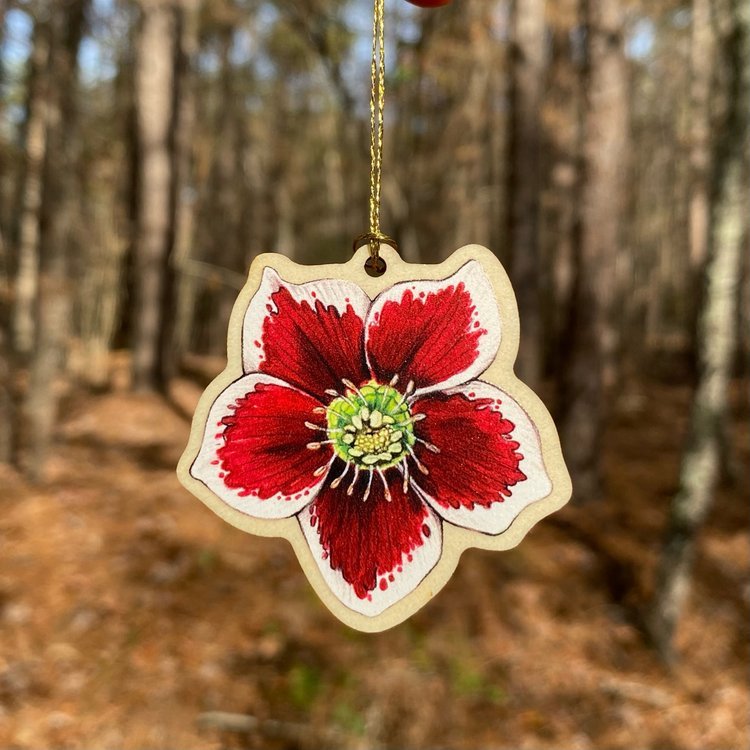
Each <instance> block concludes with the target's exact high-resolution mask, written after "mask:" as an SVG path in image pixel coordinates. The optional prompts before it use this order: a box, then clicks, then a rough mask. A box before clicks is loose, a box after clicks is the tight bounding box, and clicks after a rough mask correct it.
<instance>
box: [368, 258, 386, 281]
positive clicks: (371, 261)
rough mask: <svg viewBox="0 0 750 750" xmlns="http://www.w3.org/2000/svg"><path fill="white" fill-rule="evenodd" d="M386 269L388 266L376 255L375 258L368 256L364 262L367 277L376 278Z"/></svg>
mask: <svg viewBox="0 0 750 750" xmlns="http://www.w3.org/2000/svg"><path fill="white" fill-rule="evenodd" d="M387 269H388V264H387V263H386V262H385V261H384V260H383V259H382V258H381V257H380V256H379V255H378V256H377V257H376V258H373V257H372V256H370V257H369V258H368V259H367V260H366V261H365V271H366V272H367V275H368V276H373V277H374V278H378V277H379V276H382V275H383V274H384V273H385V272H386V270H387Z"/></svg>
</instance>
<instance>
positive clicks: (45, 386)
mask: <svg viewBox="0 0 750 750" xmlns="http://www.w3.org/2000/svg"><path fill="white" fill-rule="evenodd" d="M87 5H88V0H69V1H68V2H65V3H59V4H57V5H55V7H54V9H53V10H52V11H51V24H52V37H51V48H50V55H49V76H50V78H51V80H52V81H53V84H52V85H51V86H50V93H49V96H48V98H47V106H48V126H47V128H48V129H47V157H46V160H45V167H44V181H43V184H44V194H43V197H42V207H41V229H40V235H39V249H40V252H39V258H40V266H39V288H38V292H37V297H36V341H35V346H34V350H33V353H32V359H31V366H30V377H29V389H28V394H27V397H26V401H25V404H24V406H25V414H26V428H27V430H28V436H27V437H28V448H29V450H28V454H27V456H26V470H27V473H28V474H29V476H30V477H31V478H32V479H35V480H38V479H41V478H43V476H44V471H45V466H46V459H47V454H48V452H49V447H50V444H51V441H52V434H53V429H54V426H55V423H56V420H57V408H58V389H57V387H56V386H57V383H56V378H58V377H59V375H60V373H61V370H62V367H63V363H64V355H65V347H66V345H67V336H68V332H69V320H70V283H69V278H68V256H69V244H70V240H71V231H72V224H73V221H74V218H75V217H74V213H75V205H76V204H75V182H76V175H75V169H74V164H75V160H76V131H75V121H76V114H77V112H76V107H77V103H78V102H77V96H76V92H77V84H78V62H77V59H78V47H79V44H80V41H81V37H82V35H83V28H84V23H85V14H86V9H87Z"/></svg>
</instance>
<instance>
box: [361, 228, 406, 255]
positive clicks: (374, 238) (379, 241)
mask: <svg viewBox="0 0 750 750" xmlns="http://www.w3.org/2000/svg"><path fill="white" fill-rule="evenodd" d="M365 245H369V246H370V257H372V258H378V257H380V245H388V246H389V247H392V248H393V249H394V250H395V251H396V252H398V244H397V243H396V240H394V239H393V238H392V237H389V236H388V235H386V234H373V233H372V232H365V233H364V234H360V235H359V237H357V239H356V240H354V242H353V243H352V250H353V251H354V252H355V253H356V252H357V250H359V248H360V247H364V246H365ZM373 245H375V247H376V251H375V252H373V250H372V246H373Z"/></svg>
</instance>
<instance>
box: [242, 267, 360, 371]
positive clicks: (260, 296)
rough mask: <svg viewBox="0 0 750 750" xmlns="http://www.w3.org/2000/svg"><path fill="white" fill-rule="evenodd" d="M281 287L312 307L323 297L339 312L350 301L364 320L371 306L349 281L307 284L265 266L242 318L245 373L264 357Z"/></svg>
mask: <svg viewBox="0 0 750 750" xmlns="http://www.w3.org/2000/svg"><path fill="white" fill-rule="evenodd" d="M281 287H285V288H286V289H288V290H289V293H290V294H291V296H292V298H293V299H294V300H296V301H297V302H302V301H306V302H307V303H308V304H309V305H310V306H311V307H312V308H313V309H314V308H315V303H316V302H318V301H320V302H322V303H323V304H324V305H325V306H326V307H335V308H336V310H337V311H338V312H339V314H343V313H344V312H345V311H346V309H347V307H349V305H351V307H352V309H353V310H354V312H355V313H357V315H359V317H360V318H362V319H363V320H364V318H365V316H366V314H367V310H368V308H369V307H370V298H369V297H368V296H367V295H366V294H365V292H364V291H363V290H362V289H361V288H360V287H358V286H357V285H356V284H354V283H352V282H350V281H337V280H335V279H321V280H320V281H310V282H308V283H306V284H290V283H287V282H286V281H284V280H283V279H282V278H281V276H279V274H278V272H277V271H276V270H275V269H273V268H269V267H266V268H265V269H263V276H262V278H261V282H260V286H259V287H258V291H257V292H256V293H255V294H254V295H253V297H252V299H251V300H250V304H249V305H248V307H247V311H246V312H245V317H244V319H243V322H242V369H243V370H244V371H245V372H246V373H250V372H257V371H258V370H259V369H260V366H261V364H262V362H263V361H264V359H265V352H264V349H263V323H264V321H265V319H266V318H267V317H268V316H269V315H270V314H272V313H275V312H278V308H277V307H276V305H275V304H274V302H273V299H272V295H273V294H275V293H276V292H278V290H279V289H280V288H281ZM269 307H270V308H271V309H270V310H269ZM256 342H258V344H260V346H258V345H257V344H256Z"/></svg>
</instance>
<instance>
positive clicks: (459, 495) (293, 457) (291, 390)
mask: <svg viewBox="0 0 750 750" xmlns="http://www.w3.org/2000/svg"><path fill="white" fill-rule="evenodd" d="M368 257H369V256H368V248H367V247H363V248H361V249H360V250H358V251H357V252H356V253H355V255H354V256H353V257H352V259H351V260H350V261H349V262H347V263H344V264H336V265H323V266H301V265H298V264H296V263H294V262H292V261H290V260H288V259H287V258H285V257H283V256H281V255H273V254H265V255H261V256H259V257H258V258H256V259H255V261H254V262H253V264H252V266H251V268H250V273H249V278H248V282H247V284H246V286H245V288H244V289H243V290H242V292H241V293H240V296H239V298H238V300H237V303H236V305H235V307H234V310H233V312H232V317H231V320H230V324H229V336H228V364H227V367H226V369H225V370H224V372H223V373H222V374H221V375H219V377H217V378H216V380H214V382H213V383H211V385H210V386H209V387H208V388H207V389H206V391H205V393H204V394H203V396H202V398H201V400H200V403H199V405H198V408H197V411H196V413H195V417H194V419H193V426H192V432H191V436H190V442H189V444H188V446H187V448H186V450H185V453H184V455H183V456H182V459H181V461H180V464H179V467H178V475H179V478H180V481H181V482H182V483H183V485H184V486H185V487H186V488H187V489H188V490H190V491H191V492H192V493H193V494H195V495H196V496H197V497H198V498H200V500H202V501H203V502H204V503H205V504H206V505H207V506H208V507H209V508H211V510H213V511H214V512H215V513H216V514H217V515H219V516H221V517H222V518H223V519H225V520H226V521H228V522H229V523H231V524H232V525H234V526H236V527H237V528H239V529H242V530H243V531H247V532H249V533H251V534H257V535H259V536H273V537H283V538H285V539H287V540H288V541H289V542H290V543H291V545H292V547H293V548H294V550H295V552H296V554H297V557H298V559H299V562H300V565H301V566H302V569H303V570H304V571H305V574H306V575H307V577H308V579H309V580H310V583H311V584H312V586H313V587H314V589H315V590H316V592H317V593H318V595H319V596H320V598H321V599H322V600H323V602H324V603H325V604H326V606H327V607H328V608H329V609H330V610H331V612H333V614H334V615H336V616H337V617H338V618H339V619H340V620H342V621H343V622H345V623H346V624H347V625H350V626H351V627H353V628H356V629H358V630H363V631H370V632H374V631H381V630H385V629H387V628H390V627H393V626H394V625H397V624H399V623H400V622H402V621H404V620H405V619H406V618H408V617H409V616H410V615H412V614H413V613H414V612H416V611H417V610H418V609H419V608H420V607H422V606H423V605H424V604H426V603H427V602H428V601H429V600H430V599H431V598H432V597H433V596H435V594H437V592H438V591H439V590H440V589H441V588H442V587H443V586H444V585H445V583H446V582H447V581H448V579H449V578H450V576H451V574H452V573H453V571H454V569H455V567H456V565H457V564H458V560H459V557H460V555H461V553H462V552H463V551H464V550H465V549H467V548H468V547H479V548H482V549H491V550H504V549H509V548H511V547H514V546H515V545H517V544H518V543H519V542H520V541H521V539H522V538H523V537H524V536H525V535H526V533H527V532H528V531H529V529H530V528H531V527H532V526H533V525H534V524H535V523H536V522H537V521H539V520H540V519H541V518H543V517H544V516H546V515H548V514H549V513H551V512H553V511H555V510H557V509H558V508H560V507H561V506H562V505H564V504H565V503H566V502H567V501H568V499H569V497H570V493H571V485H570V479H569V476H568V472H567V470H566V468H565V464H564V462H563V458H562V454H561V451H560V445H559V440H558V437H557V433H556V431H555V427H554V424H553V423H552V419H551V418H550V416H549V414H548V412H547V410H546V408H545V407H544V405H543V404H542V402H541V401H540V400H539V398H538V397H537V396H536V395H535V394H534V393H533V392H532V391H531V390H530V389H529V388H528V387H527V386H525V385H524V384H523V383H522V382H521V381H519V380H518V378H517V377H516V376H515V374H514V373H513V363H514V361H515V358H516V354H517V350H518V338H519V321H518V310H517V306H516V301H515V297H514V295H513V290H512V288H511V285H510V282H509V280H508V277H507V275H506V273H505V271H504V269H503V267H502V266H501V264H500V263H499V261H498V260H497V259H496V258H495V256H494V255H493V254H492V253H491V252H490V251H489V250H487V249H486V248H483V247H480V246H478V245H469V246H467V247H464V248H462V249H460V250H458V251H457V252H456V253H454V254H453V255H452V256H451V257H450V258H448V259H447V260H446V261H444V262H443V263H440V264H437V265H419V264H410V263H406V262H404V261H403V260H402V259H401V258H400V257H399V256H398V254H397V253H396V252H395V251H394V250H393V249H392V248H391V247H388V246H387V245H382V246H381V257H382V258H383V260H384V261H385V263H386V265H387V270H386V272H385V273H384V274H383V275H382V276H380V277H379V278H373V277H371V276H370V275H368V274H367V273H366V271H365V261H366V259H367V258H368Z"/></svg>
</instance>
